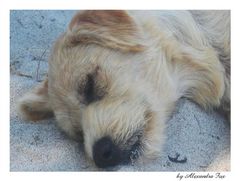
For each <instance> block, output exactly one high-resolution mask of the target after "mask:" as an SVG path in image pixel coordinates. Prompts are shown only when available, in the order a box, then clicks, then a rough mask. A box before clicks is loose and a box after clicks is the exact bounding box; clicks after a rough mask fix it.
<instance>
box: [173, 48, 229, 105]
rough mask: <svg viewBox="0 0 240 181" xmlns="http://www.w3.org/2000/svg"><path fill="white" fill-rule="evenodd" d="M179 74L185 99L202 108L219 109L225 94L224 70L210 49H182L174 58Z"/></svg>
mask: <svg viewBox="0 0 240 181" xmlns="http://www.w3.org/2000/svg"><path fill="white" fill-rule="evenodd" d="M172 61H173V62H174V64H175V65H176V67H175V70H176V71H177V72H178V73H177V74H178V77H179V80H180V81H179V85H180V86H179V87H180V90H181V92H183V96H184V97H188V98H190V99H193V100H194V101H195V102H197V103H198V104H199V105H201V106H202V107H204V108H206V109H209V108H212V107H218V106H219V105H220V102H221V99H222V97H223V94H224V92H225V89H226V88H225V82H224V72H225V71H224V68H223V66H222V65H221V63H220V61H219V59H218V56H217V54H216V53H215V51H214V50H213V49H212V48H210V47H200V46H199V49H194V48H191V47H182V50H181V53H179V54H178V55H177V54H176V56H175V57H173V58H172Z"/></svg>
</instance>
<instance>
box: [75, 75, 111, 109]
mask: <svg viewBox="0 0 240 181" xmlns="http://www.w3.org/2000/svg"><path fill="white" fill-rule="evenodd" d="M97 79H98V78H97V75H96V74H94V73H93V74H87V76H86V78H85V81H84V84H83V85H81V86H79V89H78V93H79V94H80V96H81V100H80V101H81V102H82V103H84V104H86V105H88V104H90V103H92V102H96V101H99V100H101V99H102V98H103V97H104V95H105V93H106V92H105V90H104V89H103V88H102V87H101V86H99V85H98V80H97Z"/></svg>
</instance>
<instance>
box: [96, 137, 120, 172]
mask: <svg viewBox="0 0 240 181" xmlns="http://www.w3.org/2000/svg"><path fill="white" fill-rule="evenodd" d="M93 159H94V162H95V164H96V165H97V166H98V167H100V168H106V167H112V166H116V165H118V164H120V162H121V160H122V158H121V150H120V149H119V148H118V147H117V145H115V144H114V143H113V142H112V140H111V138H109V137H103V138H101V139H100V140H98V141H96V142H95V144H94V145H93Z"/></svg>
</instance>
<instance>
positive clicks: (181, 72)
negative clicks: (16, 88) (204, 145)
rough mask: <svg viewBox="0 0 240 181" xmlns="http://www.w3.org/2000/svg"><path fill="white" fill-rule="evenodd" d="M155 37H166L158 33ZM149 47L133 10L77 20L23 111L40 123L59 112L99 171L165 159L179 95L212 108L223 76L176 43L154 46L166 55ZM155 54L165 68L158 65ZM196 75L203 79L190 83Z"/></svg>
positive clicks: (93, 14) (58, 118) (61, 122)
mask: <svg viewBox="0 0 240 181" xmlns="http://www.w3.org/2000/svg"><path fill="white" fill-rule="evenodd" d="M151 29H152V26H149V31H151ZM152 36H153V37H152V39H153V40H155V39H159V37H160V38H161V36H160V35H159V34H156V32H152ZM147 42H148V39H146V37H145V39H144V36H143V34H142V29H141V28H140V27H139V26H138V24H137V21H135V20H134V19H133V18H132V17H131V16H129V15H128V14H127V13H126V12H125V11H84V12H80V13H78V14H76V15H75V17H74V18H73V19H72V21H71V22H70V24H69V26H68V30H67V31H66V32H65V33H64V34H63V35H62V36H60V37H59V39H58V40H57V41H56V43H55V46H54V48H53V50H52V54H51V57H50V59H49V72H48V78H47V79H46V80H45V81H44V82H43V83H42V84H41V85H39V86H38V87H37V88H35V89H34V90H32V91H31V92H30V93H28V94H27V95H26V96H24V97H23V98H22V99H21V100H20V109H21V111H22V113H23V114H24V115H25V117H26V118H27V119H32V120H38V119H43V118H46V117H49V116H52V115H53V113H54V115H55V117H56V121H57V123H58V125H59V126H60V127H61V128H62V129H63V130H64V131H65V132H67V133H68V134H69V135H71V136H73V137H75V138H77V139H78V138H80V137H81V135H83V139H84V145H85V150H86V153H87V155H88V156H89V157H90V158H91V159H93V160H94V162H95V163H96V165H97V166H99V167H108V166H115V165H118V164H121V163H125V162H129V161H131V160H134V159H136V158H137V157H139V156H140V155H141V156H145V157H147V158H152V157H155V156H157V155H159V151H160V149H161V143H162V142H163V139H164V136H163V130H164V121H165V120H166V118H167V117H168V116H169V114H170V113H171V112H172V109H173V106H174V102H175V101H176V100H177V99H178V98H179V97H180V95H177V93H179V92H180V93H183V92H186V93H187V95H188V96H189V97H191V98H194V99H195V100H196V101H198V102H199V103H200V104H203V105H204V104H205V102H207V101H208V100H213V99H214V98H215V97H216V96H215V95H214V94H215V92H216V94H218V92H217V91H215V90H217V89H216V86H215V82H217V81H215V80H213V79H214V78H216V80H218V79H217V77H219V76H218V75H217V74H213V73H212V74H211V72H210V71H212V69H209V65H210V63H209V64H198V63H197V61H192V59H191V58H189V57H190V56H189V55H188V54H186V53H185V54H184V56H182V55H177V53H176V52H177V50H178V48H179V46H178V45H176V46H175V47H174V46H171V45H172V44H173V45H174V43H173V42H170V43H168V44H167V43H166V41H165V42H164V41H158V42H157V43H155V42H154V43H155V44H154V43H153V44H154V45H153V47H154V46H156V47H157V48H158V49H157V50H153V51H152V50H149V48H148V47H149V45H145V44H146V43H147ZM164 43H165V44H164ZM160 44H162V45H160ZM159 47H160V48H159ZM173 47H174V48H173ZM165 49H166V51H165ZM161 51H165V52H164V53H162V52H161ZM153 55H155V56H156V57H157V58H155V59H157V61H159V62H160V64H159V65H157V63H156V62H154V61H151V57H152V56H153ZM207 56H208V57H209V54H207ZM169 57H171V58H169ZM176 57H177V58H176ZM181 57H184V58H183V59H182V60H179V59H180V58H181ZM146 60H149V61H146ZM146 62H147V63H146ZM152 62H154V63H152ZM200 62H201V61H200ZM177 64H178V65H177ZM170 65H171V66H170ZM206 65H207V66H208V67H207V68H205V67H206ZM213 65H214V64H213ZM147 66H148V68H149V67H150V68H149V69H150V70H148V71H146V69H147V68H146V67H147ZM204 66H205V67H204ZM168 68H169V70H171V71H172V72H171V75H170V74H169V72H170V71H169V70H168ZM151 70H153V71H155V73H156V75H155V73H152V72H151ZM209 72H210V73H209ZM212 72H213V71H212ZM190 73H191V74H193V75H194V76H195V77H196V78H194V79H189V78H188V77H189V76H188V75H189V74H190ZM200 74H201V75H200ZM146 77H147V78H146ZM180 79H182V80H181V81H180ZM210 79H211V81H209V80H210ZM183 80H186V81H183ZM151 81H152V84H151V85H149V82H151ZM174 81H175V82H174ZM179 82H181V84H182V85H183V86H182V87H180V88H179V87H178V85H180V83H179ZM217 83H218V82H217ZM217 83H216V85H217ZM158 84H160V85H158ZM188 87H190V88H189V89H185V88H188ZM209 87H212V88H211V89H209ZM154 89H156V90H158V91H156V90H155V91H154ZM78 133H80V135H79V134H78Z"/></svg>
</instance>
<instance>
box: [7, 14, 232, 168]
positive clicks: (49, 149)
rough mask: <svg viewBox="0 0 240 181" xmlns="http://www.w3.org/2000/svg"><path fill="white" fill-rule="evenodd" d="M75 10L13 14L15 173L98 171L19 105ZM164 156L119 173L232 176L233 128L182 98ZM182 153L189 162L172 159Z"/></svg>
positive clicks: (75, 146)
mask: <svg viewBox="0 0 240 181" xmlns="http://www.w3.org/2000/svg"><path fill="white" fill-rule="evenodd" d="M74 13H75V12H74V11H11V15H10V17H11V23H10V31H11V37H10V39H11V52H10V54H11V55H10V57H11V60H10V68H11V83H10V89H11V100H10V101H11V107H10V110H11V115H10V119H11V120H10V134H11V135H10V142H11V143H10V156H11V158H10V169H11V171H97V170H99V169H98V168H96V167H95V166H94V164H93V163H92V162H91V161H89V160H88V159H87V158H86V157H85V155H84V151H83V145H82V144H81V143H77V142H75V141H73V140H70V139H69V138H68V137H67V136H65V135H64V134H63V133H62V132H61V131H60V130H59V129H58V128H57V126H56V125H55V123H54V120H43V121H40V122H38V123H32V122H28V121H26V120H22V119H21V118H20V117H19V116H18V114H17V112H16V101H17V99H18V98H19V97H21V96H22V95H23V94H24V93H25V92H27V91H28V90H29V89H30V88H31V87H33V86H35V85H36V84H37V83H38V82H39V81H41V80H42V79H43V77H44V76H45V75H46V72H47V66H48V65H47V57H48V55H49V53H50V47H51V45H52V43H53V41H54V40H55V39H56V37H57V36H58V35H59V34H60V33H61V32H63V31H64V29H65V28H66V27H67V24H68V22H69V21H70V19H71V17H72V15H73V14H74ZM166 131H167V140H166V143H165V144H164V146H163V152H162V155H161V156H160V157H159V158H158V159H156V160H154V161H151V162H149V163H142V162H141V160H140V161H139V162H138V163H135V164H131V165H126V166H119V167H117V168H115V169H114V170H118V171H229V170H230V127H229V124H228V122H227V121H226V120H224V119H223V118H222V117H221V116H219V115H218V114H217V113H206V112H204V111H203V110H202V109H201V108H200V107H199V106H197V105H196V104H194V103H192V102H190V101H189V100H186V99H182V100H180V101H179V103H178V106H177V108H176V110H175V113H174V114H173V116H172V118H171V119H170V120H169V121H168V123H167V130H166ZM176 154H179V155H180V156H179V159H183V158H185V157H186V158H187V161H186V162H185V163H175V162H172V161H171V160H169V156H170V157H174V156H175V155H176Z"/></svg>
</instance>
